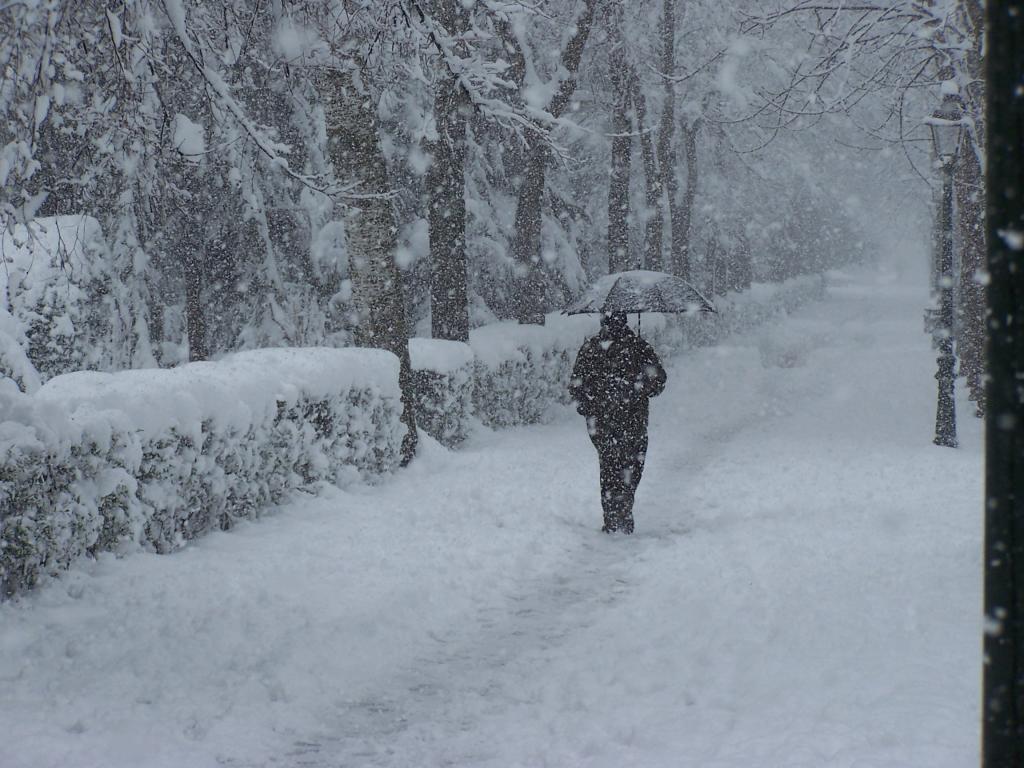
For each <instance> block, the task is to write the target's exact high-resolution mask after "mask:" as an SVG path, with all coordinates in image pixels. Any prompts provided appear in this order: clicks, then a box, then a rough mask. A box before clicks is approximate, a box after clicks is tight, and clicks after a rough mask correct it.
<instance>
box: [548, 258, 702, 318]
mask: <svg viewBox="0 0 1024 768" xmlns="http://www.w3.org/2000/svg"><path fill="white" fill-rule="evenodd" d="M714 311H715V308H714V306H712V304H711V302H710V301H708V300H707V299H706V298H704V295H703V294H701V292H700V291H698V290H697V289H696V288H694V287H693V286H692V285H690V284H689V283H688V282H686V281H685V280H683V279H682V278H681V277H676V276H675V275H669V274H666V273H665V272H649V271H647V270H643V269H634V270H631V271H629V272H614V273H612V274H610V275H605V276H604V277H602V278H601V279H600V280H598V281H597V282H596V283H594V284H593V285H592V286H590V288H588V289H587V291H586V292H585V293H584V294H583V295H582V296H580V297H579V298H578V299H576V301H574V302H573V303H572V304H570V305H569V306H568V307H566V308H565V309H563V310H562V312H563V313H564V314H566V315H580V314H585V313H587V312H602V313H605V314H608V313H611V312H627V313H632V312H672V313H674V312H714Z"/></svg>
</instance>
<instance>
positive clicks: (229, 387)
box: [0, 348, 405, 595]
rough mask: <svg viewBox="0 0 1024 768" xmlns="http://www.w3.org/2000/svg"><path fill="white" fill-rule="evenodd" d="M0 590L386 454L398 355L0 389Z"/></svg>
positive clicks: (353, 354) (256, 507)
mask: <svg viewBox="0 0 1024 768" xmlns="http://www.w3.org/2000/svg"><path fill="white" fill-rule="evenodd" d="M0 400H2V402H0V405H3V406H4V407H5V420H4V421H3V422H0V450H2V452H3V457H2V458H3V463H2V466H0V595H6V594H10V593H12V592H14V591H17V590H19V589H22V588H26V587H30V586H32V585H33V584H34V583H35V582H36V581H37V580H38V578H39V576H40V575H41V574H43V573H52V572H56V571H59V570H60V569H62V568H65V567H67V565H68V564H70V563H71V562H72V561H74V560H75V559H76V558H78V557H80V556H82V555H84V554H87V553H95V552H98V551H102V550H114V549H118V548H120V547H122V546H131V545H139V544H141V545H143V546H147V547H151V548H153V549H155V550H157V551H161V552H165V551H170V550H172V549H175V548H176V547H179V546H181V545H182V544H183V543H184V542H185V541H186V540H188V539H191V538H194V537H196V536H199V535H201V534H203V533H205V532H206V531H208V530H211V529H215V528H228V527H230V526H231V524H232V522H233V521H234V520H236V519H239V518H248V517H255V516H257V515H259V513H260V512H261V511H262V510H264V509H266V508H267V507H268V506H270V505H272V504H274V503H277V502H278V501H280V500H281V499H282V498H283V497H284V495H285V494H286V493H287V492H289V491H292V490H295V489H299V488H309V487H312V486H315V485H316V484H317V483H319V482H332V483H344V482H347V481H351V480H352V479H356V478H360V477H363V478H366V477H370V476H373V475H379V474H381V473H385V472H388V471H390V470H391V469H393V468H394V467H396V466H397V464H398V461H399V446H400V443H401V438H402V435H403V434H404V430H405V427H404V426H403V425H402V424H401V423H400V421H399V413H400V400H399V389H398V360H397V358H395V357H394V355H391V354H390V353H388V352H384V351H380V350H367V349H358V350H357V349H328V348H316V349H297V348H292V349H266V350H258V351H252V352H243V353H238V354H235V355H232V356H230V357H228V358H225V359H223V360H220V361H217V362H210V363H192V364H189V365H185V366H181V367H179V368H172V369H165V370H159V369H154V370H135V371H123V372H120V373H97V372H89V371H83V372H79V373H73V374H67V375H64V376H58V377H56V378H54V379H52V380H50V381H49V382H48V383H47V384H45V385H44V386H43V387H42V388H41V389H40V390H39V392H38V393H37V394H36V395H34V396H30V395H25V394H23V393H21V392H19V391H17V390H16V389H15V388H14V387H13V385H11V386H9V387H8V388H7V389H5V390H3V391H0Z"/></svg>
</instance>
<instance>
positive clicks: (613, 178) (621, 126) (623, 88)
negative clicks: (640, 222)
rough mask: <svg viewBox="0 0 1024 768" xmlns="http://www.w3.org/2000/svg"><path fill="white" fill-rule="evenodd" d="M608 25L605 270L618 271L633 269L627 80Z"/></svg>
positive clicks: (615, 25) (618, 43)
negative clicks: (609, 137) (608, 163)
mask: <svg viewBox="0 0 1024 768" xmlns="http://www.w3.org/2000/svg"><path fill="white" fill-rule="evenodd" d="M611 26H612V29H611V32H610V34H609V36H610V37H611V41H610V42H611V44H612V50H611V53H610V56H609V68H610V70H611V80H612V91H613V98H614V99H615V105H614V108H613V110H612V167H611V174H610V176H609V178H608V271H609V272H622V271H624V270H626V269H630V268H632V267H633V266H634V265H633V263H632V262H633V260H632V259H631V258H630V254H629V166H630V160H631V157H630V155H631V154H632V149H633V141H632V137H631V136H630V128H631V127H632V126H631V125H630V119H629V102H630V94H629V87H628V86H629V81H628V76H627V73H626V57H625V55H624V53H625V52H624V50H623V42H622V38H621V35H620V32H619V19H615V20H613V21H612V25H611Z"/></svg>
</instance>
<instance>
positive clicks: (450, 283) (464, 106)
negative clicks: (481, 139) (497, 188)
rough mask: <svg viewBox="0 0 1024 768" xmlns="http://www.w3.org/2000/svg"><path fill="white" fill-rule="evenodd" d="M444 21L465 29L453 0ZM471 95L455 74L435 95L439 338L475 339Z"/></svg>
mask: <svg viewBox="0 0 1024 768" xmlns="http://www.w3.org/2000/svg"><path fill="white" fill-rule="evenodd" d="M438 6H439V8H438V10H439V13H438V21H439V22H440V23H441V24H442V25H443V26H444V28H445V29H446V30H448V31H449V32H453V33H454V32H461V31H464V30H465V27H466V24H465V21H466V20H465V17H464V14H462V13H460V12H459V10H458V8H457V7H456V5H455V3H454V2H453V0H449V1H448V2H442V3H439V4H438ZM469 107H470V102H469V95H468V94H467V93H466V90H465V88H463V87H462V86H461V85H460V84H459V82H458V80H457V78H455V77H454V76H453V75H451V74H450V73H446V76H445V78H444V79H443V80H441V82H440V83H439V84H438V87H437V93H436V95H435V98H434V119H435V122H436V124H437V141H436V142H435V143H434V146H433V164H432V165H431V167H430V172H429V174H428V177H427V187H428V189H429V191H430V204H429V212H428V225H429V228H430V329H431V335H432V336H433V337H434V338H435V339H450V340H452V341H469V289H468V286H467V278H466V116H467V113H468V111H469Z"/></svg>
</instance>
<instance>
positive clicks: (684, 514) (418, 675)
mask: <svg viewBox="0 0 1024 768" xmlns="http://www.w3.org/2000/svg"><path fill="white" fill-rule="evenodd" d="M923 284H924V278H923V276H919V275H917V274H915V273H913V272H911V273H909V274H907V275H901V274H898V273H891V274H889V273H887V274H883V275H882V276H881V277H878V278H868V277H865V276H863V275H862V276H860V277H858V278H857V279H855V280H852V281H851V282H850V283H848V284H843V285H837V286H834V287H833V288H831V289H830V291H829V294H830V295H829V298H828V299H827V300H826V301H825V302H822V303H821V304H818V305H815V306H812V307H808V308H805V309H804V310H803V311H801V312H799V313H797V314H796V315H794V316H793V317H791V318H789V319H787V320H785V321H782V322H780V323H778V324H777V325H775V326H773V327H772V328H767V329H763V330H761V331H759V332H756V333H754V334H752V335H750V336H748V337H744V338H737V339H734V340H733V343H732V344H730V345H727V346H723V347H718V348H715V349H708V350H701V351H699V352H697V353H695V354H692V355H689V356H686V357H683V358H679V359H677V360H675V361H673V365H672V367H671V368H670V385H669V389H668V390H667V391H666V393H665V394H664V395H663V396H662V397H661V398H659V399H658V400H656V401H655V402H654V404H653V407H652V420H653V421H654V426H653V429H652V437H651V450H650V454H649V463H648V470H647V473H646V475H645V478H644V481H643V483H642V484H641V487H640V492H639V494H638V504H637V507H638V509H637V528H638V533H637V535H636V536H634V537H632V538H625V537H615V538H609V537H606V536H603V535H601V534H599V533H598V532H597V529H598V527H599V525H600V512H599V509H598V501H597V470H596V460H595V456H594V453H593V449H592V448H591V446H590V444H589V442H588V440H587V438H586V435H585V432H584V429H583V427H582V424H581V423H580V422H579V419H578V418H576V417H575V414H573V413H570V412H568V411H567V412H566V414H565V418H564V419H562V420H560V421H558V422H557V423H555V424H553V425H550V426H544V427H536V428H527V429H519V430H513V431H509V432H502V433H494V434H485V435H481V436H480V437H479V438H478V439H476V440H475V441H474V443H473V444H472V446H471V447H469V448H467V449H466V450H464V451H460V452H458V453H454V454H452V453H446V452H444V451H442V450H440V449H438V448H436V447H434V448H433V449H430V450H429V451H428V453H427V455H426V456H424V457H423V458H422V459H421V460H419V461H418V462H417V463H416V465H415V466H414V467H412V468H411V469H409V470H407V471H406V472H404V473H402V474H401V475H400V476H399V477H397V478H394V479H393V480H391V481H389V482H388V483H386V484H384V485H381V486H378V487H360V488H354V489H350V490H348V491H344V492H343V491H337V490H332V491H331V492H330V493H329V494H328V495H326V496H325V497H322V498H317V499H310V500H309V501H308V502H305V503H295V504H293V505H290V506H289V507H288V508H286V509H283V510H281V511H280V513H278V514H276V515H274V516H272V517H269V518H266V519H264V520H262V521H260V522H258V523H255V524H251V525H245V526H242V527H241V528H240V529H239V530H236V531H234V532H231V533H230V534H218V535H214V536H211V537H209V538H207V539H204V540H202V541H200V542H198V543H197V544H196V545H195V546H193V547H190V548H189V549H187V550H185V551H183V552H181V553H178V554H176V555H173V556H167V557H157V556H152V555H142V554H139V555H133V556H131V557H127V558H124V559H121V560H116V559H114V558H112V557H106V558H104V559H102V560H101V561H100V562H98V563H93V564H87V565H83V566H82V567H80V568H78V569H76V570H75V571H73V572H72V573H71V574H69V575H68V576H67V578H64V579H62V580H61V581H60V582H57V583H53V584H50V585H49V586H47V587H46V588H44V589H42V590H40V591H39V592H38V593H36V594H34V595H32V596H30V597H29V598H27V599H24V600H22V601H20V602H19V603H18V604H12V605H5V606H0V691H2V695H0V732H2V733H3V734H4V735H3V737H2V738H0V766H3V767H4V768H7V767H8V766H10V768H16V767H17V768H20V767H21V766H24V767H25V768H28V767H29V766H32V768H42V767H44V766H75V767H78V766H83V767H84V766H103V767H104V768H106V767H108V766H109V767H112V768H113V767H118V768H119V767H120V766H175V767H177V766H187V767H192V766H196V767H200V766H217V765H227V766H324V767H326V766H442V765H450V766H494V767H495V768H497V767H498V766H501V767H502V768H505V767H508V766H644V767H645V768H646V767H652V768H656V767H658V766H701V768H707V767H716V766H721V767H723V768H724V767H726V766H743V767H744V768H749V766H758V767H759V768H770V767H773V766H808V767H814V768H818V767H819V766H912V765H929V766H933V768H934V767H938V768H942V767H944V766H950V767H952V766H968V765H973V764H975V763H976V760H975V755H976V745H977V741H978V726H977V712H978V698H979V693H978V682H979V680H980V592H981V579H980V495H981V449H980V429H979V425H978V424H977V423H975V422H974V420H973V419H968V418H967V415H966V414H967V412H968V411H967V408H966V405H965V404H961V409H960V413H961V417H962V418H961V442H962V445H963V447H962V449H961V450H959V451H949V450H943V449H938V448H934V447H933V446H931V445H930V443H929V438H930V431H931V428H932V419H933V418H934V381H933V379H932V378H931V377H932V372H933V365H934V359H933V357H932V353H931V350H930V349H929V346H928V341H927V339H926V338H925V337H924V336H923V335H922V334H921V332H920V319H919V318H920V314H921V307H922V306H923V305H924V301H925V297H924V296H923V294H922V292H921V291H920V290H919V289H918V288H916V287H913V288H910V287H907V286H911V285H912V286H917V285H923Z"/></svg>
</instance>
